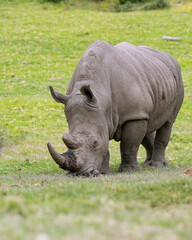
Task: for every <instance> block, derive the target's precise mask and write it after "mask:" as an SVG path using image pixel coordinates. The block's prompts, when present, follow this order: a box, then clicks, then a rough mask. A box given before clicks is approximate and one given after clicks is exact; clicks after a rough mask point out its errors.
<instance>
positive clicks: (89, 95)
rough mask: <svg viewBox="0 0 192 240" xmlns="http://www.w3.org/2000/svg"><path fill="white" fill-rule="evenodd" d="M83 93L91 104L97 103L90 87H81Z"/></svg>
mask: <svg viewBox="0 0 192 240" xmlns="http://www.w3.org/2000/svg"><path fill="white" fill-rule="evenodd" d="M81 93H82V94H83V95H84V96H86V97H87V100H88V101H89V102H94V101H95V96H94V94H93V92H92V91H91V88H90V85H85V86H83V87H81Z"/></svg>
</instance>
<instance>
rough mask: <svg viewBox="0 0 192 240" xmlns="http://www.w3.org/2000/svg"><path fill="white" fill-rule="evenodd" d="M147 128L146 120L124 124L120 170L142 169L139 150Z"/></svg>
mask: <svg viewBox="0 0 192 240" xmlns="http://www.w3.org/2000/svg"><path fill="white" fill-rule="evenodd" d="M146 129H147V121H146V120H138V121H129V122H127V123H125V124H124V126H123V129H122V135H121V143H120V149H121V164H120V167H119V170H118V171H119V172H125V171H140V170H141V169H142V168H141V166H140V165H139V163H138V161H137V152H138V149H139V145H140V144H141V142H142V140H143V138H144V136H145V134H146Z"/></svg>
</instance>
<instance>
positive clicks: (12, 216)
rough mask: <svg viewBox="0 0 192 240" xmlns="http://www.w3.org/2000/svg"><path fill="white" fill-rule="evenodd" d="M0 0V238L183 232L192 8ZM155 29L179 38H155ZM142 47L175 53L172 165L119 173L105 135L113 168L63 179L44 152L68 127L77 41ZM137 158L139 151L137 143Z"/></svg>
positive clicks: (191, 157)
mask: <svg viewBox="0 0 192 240" xmlns="http://www.w3.org/2000/svg"><path fill="white" fill-rule="evenodd" d="M15 2H16V1H13V2H12V1H10V2H8V1H0V46H1V47H0V54H1V58H0V61H1V63H0V108H1V112H0V143H1V150H0V240H7V239H8V240H9V239H10V240H17V239H18V240H20V239H27V240H34V239H35V240H55V239H57V240H60V239H70V240H74V239H91V240H92V239H93V240H95V239H131V240H134V239H142V240H143V239H149V240H150V239H151V240H154V239H157V240H161V239H170V240H178V239H182V240H183V239H186V240H187V239H191V238H192V176H190V175H184V174H183V171H184V170H186V169H187V168H188V167H189V166H192V150H191V149H192V134H191V133H192V109H191V106H192V47H191V46H192V38H191V36H192V8H191V7H189V6H191V5H190V3H188V5H187V6H188V7H185V5H184V6H181V7H177V8H174V9H169V10H163V11H150V12H144V11H143V12H129V13H111V12H99V11H89V10H77V9H72V10H68V9H66V8H65V7H63V5H52V4H48V3H47V4H39V3H37V2H35V1H34V2H31V3H30V2H25V1H23V3H15ZM163 35H168V36H176V37H181V39H182V40H181V41H178V42H171V41H165V40H162V36H163ZM99 39H100V40H105V41H108V42H109V43H110V44H117V43H119V42H122V41H128V42H131V43H133V44H135V45H148V46H150V47H152V48H156V49H159V50H162V51H165V52H168V53H170V54H172V55H173V56H174V57H175V58H176V59H178V61H179V63H180V65H181V68H182V75H183V80H184V86H185V99H184V103H183V106H182V109H181V111H180V113H179V115H178V118H177V120H176V122H175V125H174V128H173V132H172V137H171V140H170V143H169V146H168V150H167V159H168V161H169V162H170V167H169V168H166V169H154V168H152V169H151V168H149V167H143V171H142V172H138V173H123V174H117V169H118V165H119V163H120V154H119V144H118V143H115V142H113V141H111V142H110V153H111V160H110V167H111V169H112V171H113V174H112V175H109V176H99V177H97V178H72V177H66V176H65V172H64V171H62V170H61V169H59V168H58V167H57V166H56V164H55V163H54V162H53V161H52V160H51V157H50V156H49V154H48V151H47V148H46V143H47V142H48V141H50V142H52V143H53V145H54V146H56V149H57V150H58V151H60V152H63V151H65V150H66V148H65V146H64V145H63V143H62V140H61V136H62V134H63V132H67V131H68V127H67V122H66V119H65V116H64V113H63V106H61V105H59V104H56V103H55V102H54V101H53V99H52V98H51V96H50V93H49V91H48V86H49V85H52V86H54V87H55V88H56V89H58V90H60V91H62V92H65V91H66V88H67V85H68V82H69V80H70V77H71V75H72V73H73V71H74V68H75V66H76V64H77V62H78V61H79V59H80V57H81V56H82V54H83V52H84V51H85V49H86V48H87V47H88V46H89V45H90V44H91V43H92V42H94V41H96V40H99ZM138 158H139V161H140V163H141V164H142V163H143V160H144V159H145V153H144V150H143V148H141V149H140V151H139V156H138Z"/></svg>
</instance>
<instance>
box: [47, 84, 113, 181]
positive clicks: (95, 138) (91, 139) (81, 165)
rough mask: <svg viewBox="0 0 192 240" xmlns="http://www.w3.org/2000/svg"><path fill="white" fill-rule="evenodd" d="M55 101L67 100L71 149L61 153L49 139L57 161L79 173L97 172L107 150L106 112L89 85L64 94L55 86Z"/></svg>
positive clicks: (67, 137) (66, 135) (65, 138)
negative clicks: (69, 93)
mask: <svg viewBox="0 0 192 240" xmlns="http://www.w3.org/2000/svg"><path fill="white" fill-rule="evenodd" d="M50 91H51V94H52V96H53V98H54V99H55V101H57V102H59V103H63V104H65V115H66V117H67V121H68V125H69V133H64V134H63V141H64V143H65V145H66V146H67V148H68V151H67V152H65V153H63V154H59V153H57V152H56V151H55V150H54V148H53V147H52V146H51V144H50V143H48V144H47V146H48V150H49V152H50V154H51V156H52V158H53V159H54V160H55V162H56V163H57V164H58V165H59V166H60V167H61V168H63V169H64V170H68V171H69V173H71V174H76V175H88V176H89V175H97V174H98V173H99V170H100V168H101V164H102V161H103V159H104V158H105V156H106V154H107V151H108V142H109V136H108V127H107V123H106V120H105V113H104V112H103V111H102V108H101V107H100V106H99V103H98V101H97V99H96V96H95V95H94V93H93V92H92V90H91V88H90V86H89V85H83V86H80V87H78V88H77V89H76V90H75V91H73V92H72V93H71V95H64V94H62V93H60V92H58V91H56V90H54V89H53V88H52V87H50Z"/></svg>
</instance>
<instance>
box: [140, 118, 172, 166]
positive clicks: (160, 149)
mask: <svg viewBox="0 0 192 240" xmlns="http://www.w3.org/2000/svg"><path fill="white" fill-rule="evenodd" d="M172 125H173V123H169V122H167V123H165V124H164V125H163V126H162V127H161V128H159V129H158V130H157V132H156V136H155V141H154V149H153V154H152V158H151V160H147V161H145V163H144V164H145V165H146V166H154V167H166V166H169V163H168V162H167V161H166V159H165V149H166V147H167V145H168V143H169V138H170V135H171V128H172Z"/></svg>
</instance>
